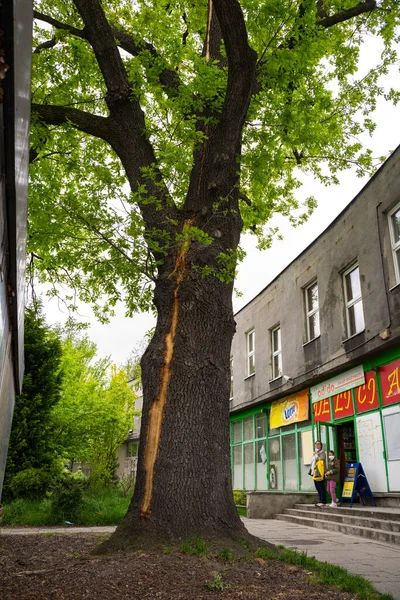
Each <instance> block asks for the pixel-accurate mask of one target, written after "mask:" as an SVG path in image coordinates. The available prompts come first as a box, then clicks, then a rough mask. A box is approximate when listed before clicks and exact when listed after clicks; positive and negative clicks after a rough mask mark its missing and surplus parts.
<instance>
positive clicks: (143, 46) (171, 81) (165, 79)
mask: <svg viewBox="0 0 400 600" xmlns="http://www.w3.org/2000/svg"><path fill="white" fill-rule="evenodd" d="M33 16H34V18H35V19H38V20H39V21H44V22H45V23H49V25H53V27H56V28H57V29H62V30H63V31H68V33H70V34H71V35H74V36H76V37H79V38H81V39H84V40H87V41H89V39H88V36H87V31H86V28H85V29H77V28H76V27H73V26H72V25H67V24H66V23H62V22H61V21H57V19H53V18H52V17H50V16H48V15H45V14H43V13H40V12H38V11H36V10H35V11H34V12H33ZM111 31H112V33H113V35H114V37H115V39H116V40H118V42H119V45H120V48H122V50H124V51H125V52H126V53H127V54H130V55H131V56H133V57H135V56H138V55H139V54H140V52H143V50H147V52H149V53H150V54H151V56H153V57H154V58H157V57H158V56H159V55H158V52H157V50H156V49H155V48H154V46H153V45H152V44H150V43H148V42H143V41H136V40H135V39H134V37H133V36H132V35H130V34H128V33H126V32H125V31H122V30H121V29H117V28H116V27H111ZM46 43H47V42H44V44H46ZM43 47H48V46H43ZM49 47H50V46H49ZM38 48H40V46H38ZM38 48H37V49H38ZM35 52H36V51H35ZM159 79H160V83H161V85H162V86H163V87H164V88H165V90H166V91H167V92H168V90H172V91H176V90H177V89H178V88H179V86H180V85H182V82H181V79H180V77H179V75H178V74H177V73H176V71H174V70H172V69H168V68H165V69H163V70H162V71H161V73H160V76H159Z"/></svg>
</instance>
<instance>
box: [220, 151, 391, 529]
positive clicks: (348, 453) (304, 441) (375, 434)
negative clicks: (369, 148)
mask: <svg viewBox="0 0 400 600" xmlns="http://www.w3.org/2000/svg"><path fill="white" fill-rule="evenodd" d="M399 180H400V149H399V148H398V149H397V150H396V151H395V152H394V153H393V154H392V155H391V157H390V158H389V159H388V160H387V161H386V162H385V163H384V165H382V167H381V168H380V169H379V171H377V173H376V174H375V175H374V177H372V178H371V180H370V181H369V182H368V184H367V185H366V186H365V187H364V188H363V189H362V190H361V192H360V193H359V194H358V195H357V196H356V198H354V199H353V201H352V202H351V203H350V204H349V205H348V206H347V207H346V209H345V210H344V211H343V212H342V213H341V214H340V215H339V216H338V217H337V218H336V219H335V221H333V223H331V225H330V226H329V227H328V228H327V229H326V230H325V231H324V232H323V233H322V234H321V235H320V236H319V237H318V238H317V239H316V240H315V241H314V242H313V243H312V244H311V245H310V246H309V247H308V248H306V250H304V251H303V252H302V253H301V254H300V255H299V256H298V257H297V258H296V259H295V260H294V261H293V262H292V263H291V264H290V265H289V266H288V267H287V268H286V269H285V270H284V271H283V272H282V273H281V274H280V275H278V277H276V278H275V279H274V280H273V281H272V282H271V283H270V284H269V285H268V286H267V287H266V288H265V289H264V290H263V291H262V292H261V293H260V294H258V296H256V297H255V298H254V299H253V300H252V301H251V302H250V303H249V304H247V305H246V306H245V307H244V308H243V309H241V310H240V311H239V312H238V313H237V314H236V317H235V318H236V323H237V329H236V334H235V337H234V339H233V343H232V358H231V368H232V372H231V383H232V385H231V406H230V411H231V458H232V477H233V487H234V489H237V490H246V491H247V492H251V493H249V494H248V511H249V516H253V517H257V516H258V517H265V516H270V514H272V513H273V512H278V511H279V510H281V509H282V508H284V507H285V506H288V505H290V504H293V503H294V502H297V501H306V502H308V501H312V500H313V499H314V497H315V488H314V484H313V480H312V478H311V477H310V475H309V470H310V463H311V457H312V452H313V445H314V442H315V440H316V439H320V440H321V441H322V442H323V443H324V446H325V448H326V449H333V450H335V452H336V455H337V456H338V458H339V459H340V463H341V481H342V482H343V479H344V476H345V473H346V463H349V462H360V463H361V464H362V466H363V469H364V471H365V474H366V476H367V478H368V482H369V484H370V487H371V489H372V491H373V492H374V495H375V496H376V497H377V499H378V502H380V503H381V504H384V503H386V504H390V503H395V502H397V501H398V502H399V505H400V186H399V185H398V182H399ZM339 487H340V485H339V486H338V488H339Z"/></svg>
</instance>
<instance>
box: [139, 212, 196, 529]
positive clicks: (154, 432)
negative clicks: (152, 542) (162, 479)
mask: <svg viewBox="0 0 400 600" xmlns="http://www.w3.org/2000/svg"><path fill="white" fill-rule="evenodd" d="M192 223H193V219H187V220H186V221H185V223H184V225H183V233H185V232H187V231H188V229H189V228H190V226H191V225H192ZM189 247H190V242H189V241H188V240H185V241H184V242H183V243H182V246H181V248H180V250H179V252H178V255H177V257H176V263H175V268H174V270H173V272H172V273H171V274H170V276H169V277H170V278H171V277H176V281H175V288H174V299H173V303H172V310H171V327H170V330H169V331H168V333H167V335H166V336H165V350H164V360H163V364H162V368H161V375H160V392H159V395H158V398H156V399H155V400H154V401H153V404H152V407H151V409H150V415H149V426H148V429H147V438H146V446H145V453H144V468H145V470H146V479H145V489H144V495H143V501H142V506H141V516H142V517H147V518H148V517H149V516H150V514H151V499H152V493H153V478H154V465H155V462H156V460H157V454H158V448H159V443H160V438H161V430H162V421H163V417H164V409H165V405H166V402H167V394H168V384H169V381H170V379H171V363H172V359H173V355H174V343H175V336H176V330H177V326H178V320H179V287H180V285H181V283H182V281H183V278H184V274H185V268H186V255H187V253H188V250H189Z"/></svg>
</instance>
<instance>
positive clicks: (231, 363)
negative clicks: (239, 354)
mask: <svg viewBox="0 0 400 600" xmlns="http://www.w3.org/2000/svg"><path fill="white" fill-rule="evenodd" d="M229 367H230V373H231V389H230V392H229V399H230V400H232V398H233V356H231V357H230V359H229Z"/></svg>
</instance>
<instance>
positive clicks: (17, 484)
mask: <svg viewBox="0 0 400 600" xmlns="http://www.w3.org/2000/svg"><path fill="white" fill-rule="evenodd" d="M54 481H55V475H54V472H52V471H50V470H49V469H48V468H41V469H35V468H30V469H24V471H20V473H17V475H15V476H14V477H13V478H12V480H11V483H10V489H11V492H12V493H13V495H14V496H15V497H16V498H34V499H39V498H44V496H45V495H46V492H48V491H49V490H50V489H51V487H52V485H54Z"/></svg>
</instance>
